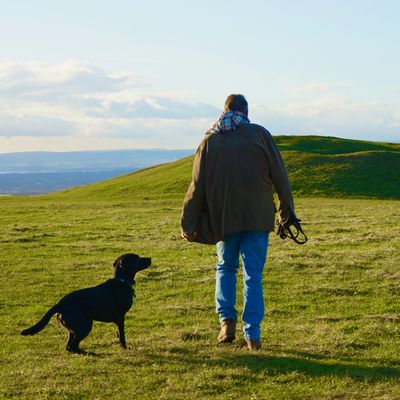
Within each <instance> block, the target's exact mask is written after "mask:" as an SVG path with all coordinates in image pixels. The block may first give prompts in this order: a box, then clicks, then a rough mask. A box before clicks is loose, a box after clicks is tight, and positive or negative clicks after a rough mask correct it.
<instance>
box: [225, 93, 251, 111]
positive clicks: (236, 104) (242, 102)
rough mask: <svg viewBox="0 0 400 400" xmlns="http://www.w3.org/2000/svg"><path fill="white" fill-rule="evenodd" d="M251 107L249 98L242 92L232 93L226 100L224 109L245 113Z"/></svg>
mask: <svg viewBox="0 0 400 400" xmlns="http://www.w3.org/2000/svg"><path fill="white" fill-rule="evenodd" d="M248 110H249V107H248V104H247V100H246V99H245V97H244V96H243V95H242V94H231V95H229V96H228V97H227V98H226V100H225V105H224V111H225V112H228V111H241V112H243V113H246V114H247V112H248Z"/></svg>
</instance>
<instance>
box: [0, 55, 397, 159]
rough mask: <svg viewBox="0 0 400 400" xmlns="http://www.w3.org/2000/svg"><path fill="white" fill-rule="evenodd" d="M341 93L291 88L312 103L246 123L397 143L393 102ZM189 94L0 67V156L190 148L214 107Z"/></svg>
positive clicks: (96, 72) (91, 75) (82, 68)
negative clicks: (351, 97) (7, 153)
mask: <svg viewBox="0 0 400 400" xmlns="http://www.w3.org/2000/svg"><path fill="white" fill-rule="evenodd" d="M344 87H346V86H345V85H344V84H343V83H311V84H309V85H305V86H303V87H299V88H295V89H294V90H297V91H298V93H299V94H303V95H304V94H311V93H313V94H314V96H313V99H312V101H311V100H310V98H308V99H307V100H304V99H301V98H298V100H297V101H296V102H292V101H288V103H287V104H286V105H285V106H282V107H267V106H265V105H255V106H251V107H250V118H251V120H252V121H254V122H256V123H261V124H263V125H265V126H266V128H267V129H270V130H271V132H272V133H275V134H317V135H332V136H339V137H349V138H359V139H371V140H382V141H400V129H399V128H400V103H399V102H397V103H396V102H386V103H383V102H381V103H372V102H369V103H368V102H364V103H362V102H352V101H350V100H349V99H347V98H346V97H345V96H344V95H339V94H337V93H335V92H336V90H334V89H340V88H344ZM188 93H189V94H188ZM188 93H185V92H182V91H175V92H169V93H167V92H164V93H157V92H156V88H153V87H151V86H150V85H147V84H146V82H144V81H143V79H139V78H137V77H136V76H135V75H133V74H130V73H123V72H122V73H121V72H115V71H111V72H108V71H104V70H103V69H101V68H99V67H98V66H97V65H95V64H92V63H88V62H81V61H77V60H68V61H65V62H64V63H60V64H49V63H42V62H29V63H21V62H11V61H10V62H0V110H1V111H0V151H1V152H5V151H27V150H40V149H51V150H76V149H106V148H123V147H167V148H195V147H196V146H197V144H198V143H199V142H200V140H201V139H202V135H203V133H204V132H205V130H206V129H207V128H208V127H209V126H210V125H211V123H212V122H213V121H214V120H215V119H216V118H217V116H218V115H219V113H220V108H217V107H214V106H213V105H209V104H204V103H193V102H190V101H187V98H190V97H193V93H190V92H188ZM300 100H301V101H300Z"/></svg>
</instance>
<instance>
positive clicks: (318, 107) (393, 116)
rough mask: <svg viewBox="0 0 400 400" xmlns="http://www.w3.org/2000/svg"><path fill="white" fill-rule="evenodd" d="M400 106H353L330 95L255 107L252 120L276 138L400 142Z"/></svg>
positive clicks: (385, 104)
mask: <svg viewBox="0 0 400 400" xmlns="http://www.w3.org/2000/svg"><path fill="white" fill-rule="evenodd" d="M399 110H400V103H395V102H352V101H349V100H348V99H346V98H345V97H343V96H339V95H326V96H322V97H320V98H318V99H316V100H313V101H309V102H302V103H293V104H289V105H287V106H285V107H281V108H271V107H265V106H261V105H260V106H255V107H254V108H253V114H252V119H253V120H254V121H259V122H260V123H261V124H264V125H265V126H266V128H267V129H270V130H271V131H272V133H275V134H313V135H329V136H338V137H344V138H353V139H365V140H368V139H369V140H382V141H397V142H399V141H400V129H399V123H400V112H399Z"/></svg>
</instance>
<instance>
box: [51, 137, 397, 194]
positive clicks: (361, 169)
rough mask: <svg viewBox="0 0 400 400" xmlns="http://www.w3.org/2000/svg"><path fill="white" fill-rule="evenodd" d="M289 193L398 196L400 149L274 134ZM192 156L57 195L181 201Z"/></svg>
mask: <svg viewBox="0 0 400 400" xmlns="http://www.w3.org/2000/svg"><path fill="white" fill-rule="evenodd" d="M275 140H276V142H277V144H278V146H279V147H280V149H281V151H282V155H283V158H284V160H285V163H286V166H287V170H288V172H289V177H290V181H291V185H292V188H293V192H294V193H295V194H297V195H303V196H315V195H317V196H335V197H344V196H350V197H374V198H391V199H399V198H400V145H398V144H390V143H374V142H365V141H357V140H346V139H338V138H329V137H316V136H278V137H276V138H275ZM192 162H193V156H190V157H186V158H183V159H181V160H178V161H176V162H172V163H168V164H162V165H158V166H155V167H151V168H147V169H144V170H141V171H138V172H135V173H132V174H128V175H124V176H121V177H118V178H115V179H110V180H107V181H104V182H100V183H97V184H94V185H89V186H86V187H78V188H74V189H70V190H67V191H64V192H60V193H57V194H55V196H62V197H67V198H71V197H77V198H81V197H88V198H92V199H95V198H99V199H103V198H109V197H114V198H115V197H121V199H123V198H130V197H135V198H136V197H141V198H146V197H147V198H150V197H153V196H161V197H182V196H183V193H184V192H185V191H186V189H187V186H188V185H189V183H190V179H191V167H192Z"/></svg>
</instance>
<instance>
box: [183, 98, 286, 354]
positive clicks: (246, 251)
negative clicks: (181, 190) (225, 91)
mask: <svg viewBox="0 0 400 400" xmlns="http://www.w3.org/2000/svg"><path fill="white" fill-rule="evenodd" d="M273 186H274V187H275V189H276V192H277V194H278V198H279V203H280V204H279V216H280V218H281V219H282V220H285V219H287V218H289V217H290V215H294V205H293V198H292V193H291V189H290V185H289V179H288V176H287V172H286V169H285V166H284V163H283V160H282V158H281V155H280V153H279V150H278V148H277V147H276V145H275V143H274V141H273V139H272V136H271V134H270V133H269V132H268V131H267V130H266V129H265V128H263V127H262V126H260V125H256V124H253V123H250V121H249V119H248V104H247V101H246V99H245V97H244V96H243V95H240V94H233V95H230V96H228V98H227V99H226V101H225V106H224V112H223V113H222V115H221V116H220V117H219V119H218V120H217V121H216V122H215V124H214V125H213V126H212V127H211V128H210V129H209V131H208V132H207V133H206V136H205V138H204V139H203V141H202V142H201V143H200V145H199V147H198V149H197V152H196V155H195V158H194V163H193V176H192V182H191V184H190V186H189V189H188V191H187V194H186V197H185V200H184V203H183V210H182V219H181V227H182V237H183V238H184V239H186V240H190V241H198V242H201V243H209V244H212V243H216V246H217V255H218V264H217V272H216V290H215V301H216V311H217V313H218V315H219V320H220V324H221V331H220V333H219V336H218V342H219V343H231V342H232V341H233V340H234V339H235V335H236V322H237V311H236V308H235V304H236V273H237V271H238V268H239V258H240V257H241V259H242V263H243V313H242V321H243V334H244V339H245V343H246V345H247V347H248V349H250V350H252V349H257V350H258V349H260V347H261V342H260V323H261V321H262V319H263V317H264V296H263V289H262V272H263V269H264V264H265V261H266V255H267V247H268V235H269V232H271V231H273V230H274V222H275V212H276V209H275V205H274V201H273Z"/></svg>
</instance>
